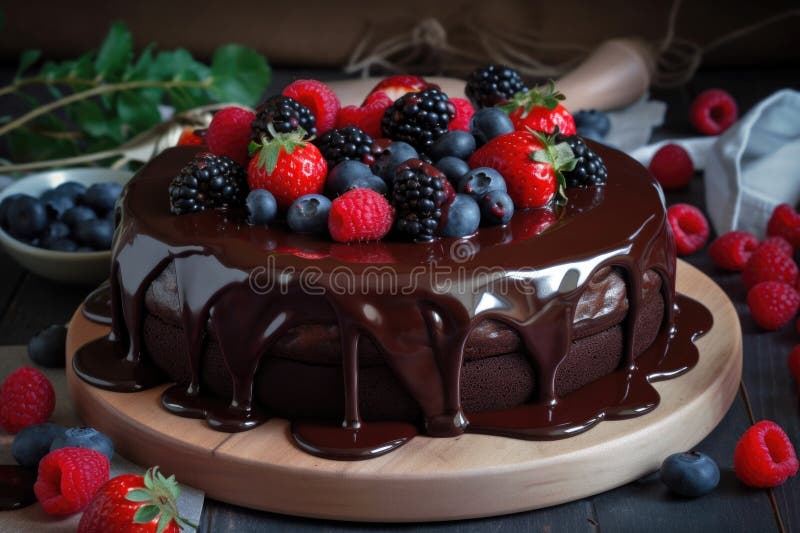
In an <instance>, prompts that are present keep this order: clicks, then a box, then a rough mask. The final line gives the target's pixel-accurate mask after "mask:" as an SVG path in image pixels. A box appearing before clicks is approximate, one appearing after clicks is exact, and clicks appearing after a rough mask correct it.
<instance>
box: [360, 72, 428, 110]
mask: <svg viewBox="0 0 800 533" xmlns="http://www.w3.org/2000/svg"><path fill="white" fill-rule="evenodd" d="M428 87H431V85H430V84H429V83H428V82H427V81H425V80H424V79H422V78H421V77H419V76H410V75H408V74H399V75H397V76H389V77H388V78H384V79H382V80H381V81H379V82H378V84H377V85H375V87H373V88H372V90H371V91H370V92H369V94H367V98H366V100H365V101H364V103H367V101H368V100H369V98H370V97H371V96H372V95H374V94H375V93H379V92H381V93H384V94H385V95H386V96H388V97H389V99H390V100H392V101H393V102H394V101H395V100H397V99H398V98H400V97H401V96H403V95H404V94H406V93H415V92H419V91H422V90H425V89H427V88H428Z"/></svg>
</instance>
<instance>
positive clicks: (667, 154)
mask: <svg viewBox="0 0 800 533" xmlns="http://www.w3.org/2000/svg"><path fill="white" fill-rule="evenodd" d="M648 169H649V170H650V173H651V174H652V175H653V177H655V178H656V180H658V183H660V184H661V187H663V188H664V190H665V191H671V190H675V189H681V188H683V187H686V186H687V185H689V182H690V181H692V176H694V165H693V164H692V159H691V158H690V157H689V153H688V152H687V151H686V150H684V149H683V148H682V147H680V146H678V145H677V144H665V145H664V146H662V147H661V148H659V149H658V151H657V152H656V153H655V155H654V156H653V159H652V160H651V161H650V165H649V166H648Z"/></svg>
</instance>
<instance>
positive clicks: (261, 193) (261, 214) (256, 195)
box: [245, 189, 278, 226]
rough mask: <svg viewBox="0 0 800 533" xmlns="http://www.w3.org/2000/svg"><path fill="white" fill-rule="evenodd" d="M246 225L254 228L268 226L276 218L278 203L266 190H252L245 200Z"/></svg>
mask: <svg viewBox="0 0 800 533" xmlns="http://www.w3.org/2000/svg"><path fill="white" fill-rule="evenodd" d="M245 205H246V206H247V213H248V216H247V223H248V224H252V225H254V226H268V225H269V224H271V223H272V221H273V220H275V217H276V216H278V202H276V201H275V197H274V196H273V195H272V193H271V192H269V191H268V190H266V189H253V190H252V191H250V193H249V194H248V195H247V199H246V200H245Z"/></svg>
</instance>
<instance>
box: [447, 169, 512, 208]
mask: <svg viewBox="0 0 800 533" xmlns="http://www.w3.org/2000/svg"><path fill="white" fill-rule="evenodd" d="M492 191H503V192H506V191H507V189H506V181H505V180H504V179H503V176H501V175H500V173H499V172H497V171H496V170H495V169H493V168H489V167H478V168H473V169H472V170H470V171H469V172H467V173H466V174H465V175H464V177H463V178H462V179H461V181H459V182H458V192H462V193H464V194H468V195H470V196H472V197H473V198H475V199H476V200H478V199H480V198H483V197H484V196H485V195H486V194H487V193H489V192H492Z"/></svg>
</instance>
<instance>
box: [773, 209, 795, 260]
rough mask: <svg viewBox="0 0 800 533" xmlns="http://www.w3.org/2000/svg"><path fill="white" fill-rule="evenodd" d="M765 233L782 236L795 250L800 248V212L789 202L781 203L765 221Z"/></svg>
mask: <svg viewBox="0 0 800 533" xmlns="http://www.w3.org/2000/svg"><path fill="white" fill-rule="evenodd" d="M767 235H770V236H777V237H783V238H784V239H786V240H787V241H789V244H791V245H792V246H793V247H794V248H795V250H796V249H798V248H800V214H798V213H797V212H796V211H795V210H794V209H792V207H791V206H790V205H789V204H781V205H779V206H778V207H776V208H775V210H774V211H773V212H772V216H771V217H770V219H769V222H768V223H767Z"/></svg>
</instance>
